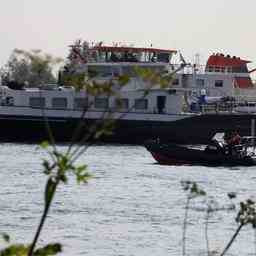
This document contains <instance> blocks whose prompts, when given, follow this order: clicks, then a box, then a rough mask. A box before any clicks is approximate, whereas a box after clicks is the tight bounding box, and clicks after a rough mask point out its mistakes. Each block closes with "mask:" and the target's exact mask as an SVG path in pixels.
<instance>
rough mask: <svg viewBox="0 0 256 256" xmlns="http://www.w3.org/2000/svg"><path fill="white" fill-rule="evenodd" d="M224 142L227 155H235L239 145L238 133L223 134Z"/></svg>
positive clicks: (239, 137)
mask: <svg viewBox="0 0 256 256" xmlns="http://www.w3.org/2000/svg"><path fill="white" fill-rule="evenodd" d="M224 141H225V143H226V145H227V148H228V153H229V154H230V155H234V154H237V150H236V146H237V145H240V144H241V136H240V135H239V133H238V131H237V130H234V131H232V132H225V134H224Z"/></svg>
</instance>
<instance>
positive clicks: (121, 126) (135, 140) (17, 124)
mask: <svg viewBox="0 0 256 256" xmlns="http://www.w3.org/2000/svg"><path fill="white" fill-rule="evenodd" d="M255 118H256V116H255V115H253V114H211V115H194V116H191V117H187V116H186V117H185V118H184V119H182V118H180V119H179V120H176V121H159V120H158V121H154V120H146V121H145V120H144V121H143V120H124V119H121V120H117V121H114V126H113V127H114V128H113V132H112V134H111V135H108V136H103V137H102V138H100V141H103V142H114V143H129V144H141V143H143V142H144V141H146V140H148V139H156V138H160V139H164V140H165V141H169V142H175V143H183V144H205V143H208V142H209V139H210V138H212V136H213V135H214V134H215V133H217V132H218V133H219V132H224V131H225V130H227V129H234V128H237V129H238V130H239V133H240V134H241V135H243V136H246V135H250V134H251V123H252V119H255ZM46 120H47V121H46ZM80 122H81V119H79V118H57V117H51V118H47V119H45V118H43V117H33V116H26V117H24V116H23V117H21V116H11V115H10V116H6V115H4V116H3V115H2V116H0V140H1V141H11V142H16V141H24V142H40V141H42V140H49V130H48V128H47V126H49V127H50V130H51V132H52V134H53V136H54V138H55V139H56V141H60V142H66V141H70V140H71V139H72V136H73V134H74V133H75V130H76V127H77V126H78V125H79V123H80ZM46 123H48V125H46ZM96 123H97V124H100V123H101V122H100V121H99V120H95V119H90V118H89V119H86V120H84V121H83V125H82V128H81V129H80V134H79V135H78V136H77V137H76V139H77V140H79V139H81V138H83V137H84V136H87V135H88V134H90V132H89V128H90V127H92V125H95V124H96ZM91 138H92V137H90V139H91Z"/></svg>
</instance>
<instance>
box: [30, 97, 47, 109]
mask: <svg viewBox="0 0 256 256" xmlns="http://www.w3.org/2000/svg"><path fill="white" fill-rule="evenodd" d="M29 105H30V107H32V108H44V107H45V98H42V97H30V98H29Z"/></svg>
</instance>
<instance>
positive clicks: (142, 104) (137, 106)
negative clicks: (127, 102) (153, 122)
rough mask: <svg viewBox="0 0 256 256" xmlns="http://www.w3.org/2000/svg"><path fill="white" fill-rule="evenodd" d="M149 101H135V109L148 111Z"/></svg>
mask: <svg viewBox="0 0 256 256" xmlns="http://www.w3.org/2000/svg"><path fill="white" fill-rule="evenodd" d="M147 108H148V100H147V99H136V100H135V109H147Z"/></svg>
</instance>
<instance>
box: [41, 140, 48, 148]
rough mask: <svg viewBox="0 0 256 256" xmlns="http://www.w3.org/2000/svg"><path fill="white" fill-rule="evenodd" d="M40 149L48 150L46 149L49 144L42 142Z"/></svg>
mask: <svg viewBox="0 0 256 256" xmlns="http://www.w3.org/2000/svg"><path fill="white" fill-rule="evenodd" d="M41 147H42V148H43V149H46V148H48V147H49V142H48V141H43V142H42V143H41Z"/></svg>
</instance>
